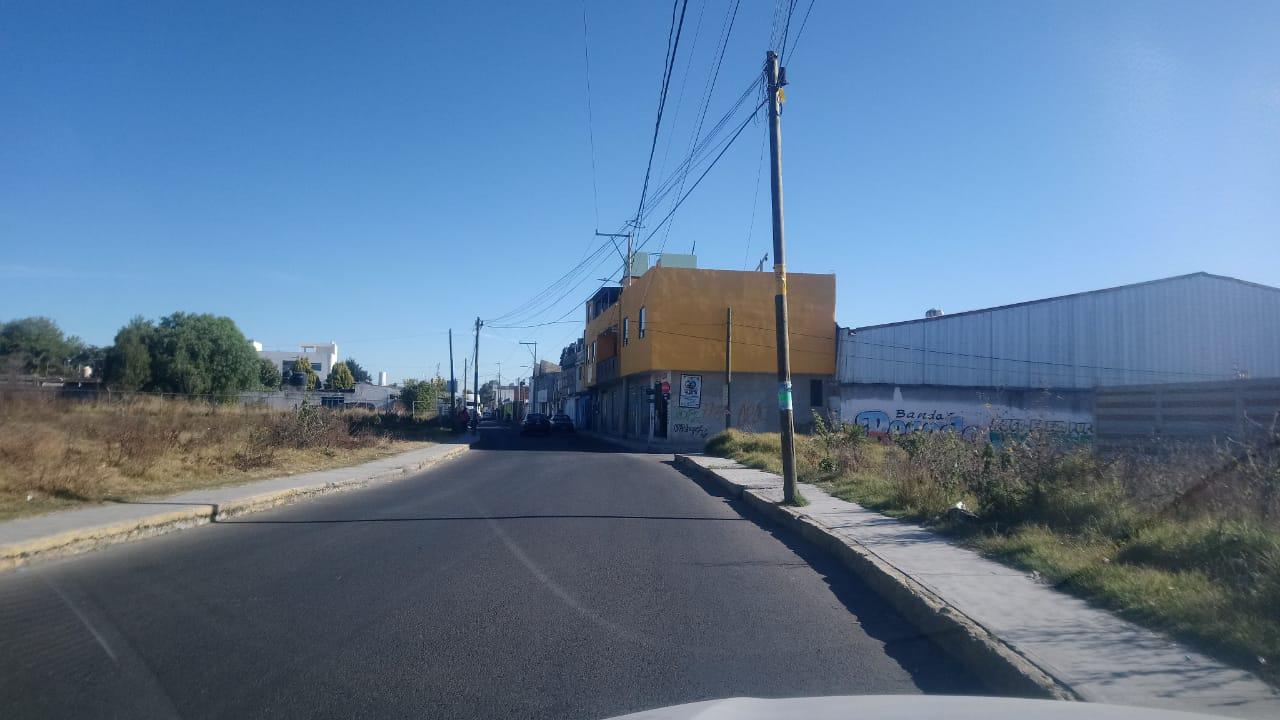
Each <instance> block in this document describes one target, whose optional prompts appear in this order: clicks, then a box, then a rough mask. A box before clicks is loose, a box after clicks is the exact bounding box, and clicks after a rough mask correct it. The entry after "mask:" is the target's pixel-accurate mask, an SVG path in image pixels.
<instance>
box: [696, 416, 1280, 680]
mask: <svg viewBox="0 0 1280 720" xmlns="http://www.w3.org/2000/svg"><path fill="white" fill-rule="evenodd" d="M1278 446H1280V445H1278V444H1277V443H1276V442H1275V439H1274V438H1273V439H1271V440H1267V441H1263V442H1260V443H1258V444H1256V445H1254V446H1251V447H1242V446H1234V447H1226V448H1217V449H1205V448H1201V449H1199V450H1192V449H1190V448H1168V449H1166V450H1167V451H1166V452H1163V453H1160V454H1150V453H1130V454H1126V455H1108V456H1099V455H1095V454H1094V453H1093V452H1092V451H1091V450H1090V449H1088V448H1081V447H1078V446H1074V447H1073V446H1063V445H1059V444H1056V443H1054V442H1053V441H1052V439H1051V438H1046V437H1031V438H1026V439H1023V440H1016V441H1009V442H1007V443H1006V444H1005V445H1003V446H1001V447H995V446H992V445H987V444H984V443H971V442H967V441H964V440H963V439H961V438H959V437H957V436H955V435H954V434H951V433H937V434H925V433H914V434H911V435H905V436H901V437H899V438H897V439H896V442H895V443H893V444H890V445H881V444H879V443H876V442H872V441H869V440H868V439H867V438H866V437H865V436H863V435H862V434H861V433H860V432H859V430H858V429H856V428H845V429H839V430H827V429H825V428H822V427H819V428H818V432H815V434H813V435H810V436H801V437H798V438H797V443H796V466H797V470H798V474H799V475H800V479H801V480H802V481H805V482H811V483H814V484H816V485H819V486H820V487H822V488H823V489H824V490H826V491H827V492H829V493H831V494H832V495H834V496H836V497H839V498H842V499H844V500H849V501H852V502H856V503H859V504H861V505H863V506H865V507H869V508H872V509H875V510H879V511H881V512H884V513H886V514H888V515H892V516H894V517H899V518H904V519H907V520H914V521H917V522H921V523H925V524H928V525H930V526H932V527H933V528H934V529H936V530H938V531H939V532H944V533H948V534H951V535H953V536H955V537H958V538H960V539H961V541H962V542H964V543H966V544H968V545H969V546H970V547H973V548H975V549H977V550H979V551H981V552H983V553H985V554H987V555H988V556H990V557H993V558H995V559H998V560H1001V561H1003V562H1006V563H1009V564H1011V565H1015V566H1017V567H1020V568H1024V569H1027V570H1034V571H1036V572H1039V573H1040V574H1041V575H1042V576H1044V578H1045V579H1046V580H1048V581H1050V582H1052V583H1054V584H1055V585H1057V586H1058V587H1060V588H1062V589H1064V590H1067V591H1069V592H1073V593H1075V594H1077V595H1080V596H1083V597H1086V598H1089V599H1090V600H1093V601H1094V602H1097V603H1098V604H1100V605H1103V606H1105V607H1108V608H1110V609H1113V610H1116V611H1118V612H1119V613H1121V614H1122V615H1124V616H1126V617H1128V618H1130V619H1133V620H1136V621H1138V622H1140V623H1143V624H1145V625H1148V626H1151V627H1155V628H1158V629H1162V630H1166V631H1169V632H1171V633H1173V634H1175V635H1177V636H1179V637H1182V638H1184V639H1186V640H1188V641H1190V642H1192V643H1193V644H1195V645H1198V646H1199V647H1201V648H1203V649H1204V650H1205V651H1207V652H1209V653H1211V654H1215V655H1217V656H1219V657H1222V658H1224V659H1226V660H1228V661H1231V662H1233V663H1236V664H1238V665H1241V666H1244V667H1248V668H1249V669H1251V670H1254V671H1255V672H1257V673H1258V674H1259V675H1260V676H1262V677H1264V678H1266V679H1268V680H1269V681H1270V682H1272V683H1276V682H1277V681H1280V672H1278V671H1277V669H1276V668H1277V664H1278V662H1280V509H1278V508H1277V507H1276V502H1277V496H1280V492H1278V490H1280V488H1278V487H1277V486H1278V485H1280V453H1278V452H1277V447H1278ZM707 451H708V452H709V453H711V454H714V455H719V456H722V457H731V458H733V459H736V460H738V461H740V462H742V463H744V464H746V465H749V466H752V467H757V468H761V469H764V470H769V471H772V472H778V471H779V460H778V458H779V441H778V436H777V435H765V434H749V433H740V432H736V431H730V432H729V433H724V434H721V435H718V436H716V437H714V438H712V439H711V440H710V441H709V442H708V444H707ZM957 502H963V503H964V504H965V507H966V508H968V509H970V510H972V511H974V512H975V513H977V519H976V520H973V521H969V522H965V523H962V524H956V523H955V522H949V521H947V520H945V519H944V518H945V517H946V513H947V511H948V510H949V509H950V508H952V507H953V506H954V505H955V504H956V503H957Z"/></svg>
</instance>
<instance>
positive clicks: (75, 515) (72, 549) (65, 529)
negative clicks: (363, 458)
mask: <svg viewBox="0 0 1280 720" xmlns="http://www.w3.org/2000/svg"><path fill="white" fill-rule="evenodd" d="M470 439H471V436H464V438H461V440H462V442H460V443H447V444H441V445H432V446H430V447H425V448H422V449H421V450H412V451H410V452H407V453H402V454H400V455H394V456H392V457H389V458H383V459H382V460H375V461H373V462H369V463H365V464H363V465H354V466H352V467H345V468H335V469H333V470H321V471H318V472H310V473H303V474H299V475H288V476H285V477H278V478H272V479H269V480H259V481H256V482H251V483H247V484H244V485H233V486H226V487H218V488H209V489H206V490H190V491H187V492H183V493H179V494H177V495H170V496H167V497H161V498H152V499H147V500H139V501H136V502H119V503H107V504H104V505H94V506H92V507H86V508H82V509H77V510H63V511H60V512H54V513H49V514H47V515H37V516H35V517H29V518H19V519H17V520H9V521H6V522H3V523H0V571H4V570H9V569H11V568H14V567H17V566H19V565H23V564H25V563H27V562H30V561H31V560H33V559H47V558H51V557H58V556H62V555H72V554H76V553H81V552H85V551H88V550H93V549H96V548H98V547H102V546H105V545H111V544H115V543H119V542H126V541H129V540H135V539H138V538H142V537H150V536H152V535H160V534H163V533H167V532H172V531H174V530H181V529H184V528H189V527H195V526H197V525H204V524H206V523H208V522H210V521H212V520H213V519H221V518H225V517H231V516H233V515H241V514H244V513H249V512H255V511H258V510H266V509H268V508H271V507H275V506H277V505H284V504H287V503H291V502H295V501H297V500H301V499H303V498H307V497H311V496H314V495H322V494H325V493H330V492H337V491H341V490H353V489H356V488H360V487H364V486H366V485H368V484H369V483H370V482H373V481H377V480H392V479H395V478H399V477H403V476H405V475H408V474H409V473H413V472H417V471H419V470H422V469H424V468H427V467H429V466H431V465H434V464H436V463H439V462H443V461H445V460H448V459H450V458H454V457H457V456H458V455H461V454H462V453H464V452H466V451H467V450H468V449H470V447H469V445H467V444H466V443H467V442H468V441H469V440H470Z"/></svg>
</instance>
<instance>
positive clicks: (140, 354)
mask: <svg viewBox="0 0 1280 720" xmlns="http://www.w3.org/2000/svg"><path fill="white" fill-rule="evenodd" d="M155 334H156V326H155V325H153V324H152V323H151V321H150V320H146V319H144V318H143V317H142V316H141V315H139V316H137V317H135V318H134V319H132V320H130V321H129V324H128V325H125V326H124V327H122V328H120V331H119V332H117V333H116V339H115V342H114V343H112V345H111V347H109V348H107V353H106V357H105V358H104V361H103V363H104V366H105V367H104V369H103V379H104V380H105V381H106V383H107V384H108V385H110V386H112V387H116V388H120V389H121V390H141V389H143V388H145V387H147V386H148V385H150V384H151V343H152V341H153V340H154V339H155Z"/></svg>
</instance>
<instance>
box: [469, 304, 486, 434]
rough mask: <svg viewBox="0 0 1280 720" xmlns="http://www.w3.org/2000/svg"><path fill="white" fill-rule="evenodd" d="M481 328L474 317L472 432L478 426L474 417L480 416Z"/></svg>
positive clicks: (478, 420) (478, 421) (480, 324)
mask: <svg viewBox="0 0 1280 720" xmlns="http://www.w3.org/2000/svg"><path fill="white" fill-rule="evenodd" d="M483 326H484V323H483V322H481V321H480V318H479V317H478V316H477V317H476V349H475V359H474V360H473V361H472V363H471V371H472V372H474V373H475V377H474V378H473V382H472V385H473V386H475V389H476V390H475V392H476V402H475V405H472V406H471V410H472V412H471V429H472V430H474V429H476V428H477V427H478V426H479V425H480V419H479V418H478V417H476V416H477V415H479V414H480V328H481V327H483Z"/></svg>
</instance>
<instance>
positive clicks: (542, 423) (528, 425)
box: [520, 413, 551, 435]
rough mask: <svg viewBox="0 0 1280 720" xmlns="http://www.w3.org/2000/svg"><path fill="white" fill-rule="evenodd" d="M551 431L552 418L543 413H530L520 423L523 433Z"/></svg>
mask: <svg viewBox="0 0 1280 720" xmlns="http://www.w3.org/2000/svg"><path fill="white" fill-rule="evenodd" d="M549 432H551V419H550V418H548V417H547V416H546V415H544V414H542V413H529V414H528V415H525V416H524V422H523V423H521V425H520V434H521V435H538V434H541V435H546V434H547V433H549Z"/></svg>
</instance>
